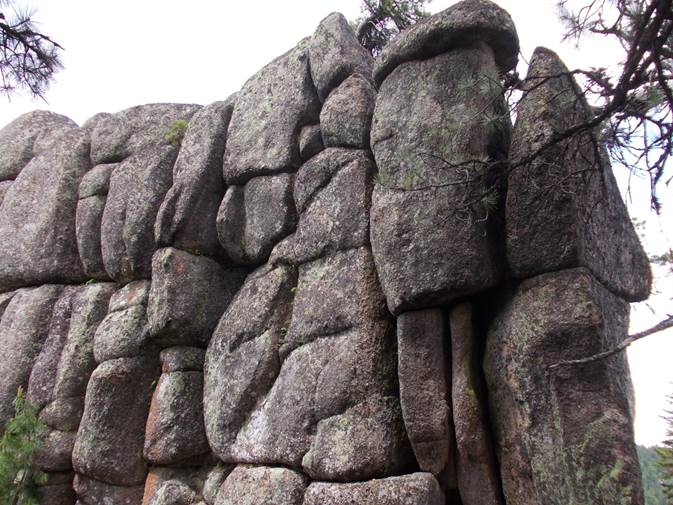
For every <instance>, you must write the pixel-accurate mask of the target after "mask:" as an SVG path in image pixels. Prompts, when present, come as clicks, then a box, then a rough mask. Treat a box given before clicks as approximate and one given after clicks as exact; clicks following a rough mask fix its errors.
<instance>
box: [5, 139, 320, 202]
mask: <svg viewBox="0 0 673 505" xmlns="http://www.w3.org/2000/svg"><path fill="white" fill-rule="evenodd" d="M320 142H321V143H322V140H321V141H320ZM12 184H14V181H0V206H1V205H2V202H3V200H4V199H5V195H6V194H7V192H8V191H9V188H11V187H12Z"/></svg>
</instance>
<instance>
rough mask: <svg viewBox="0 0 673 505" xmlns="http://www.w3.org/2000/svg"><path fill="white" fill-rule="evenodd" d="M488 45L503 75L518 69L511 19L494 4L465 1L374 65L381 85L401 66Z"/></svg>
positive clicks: (412, 31)
mask: <svg viewBox="0 0 673 505" xmlns="http://www.w3.org/2000/svg"><path fill="white" fill-rule="evenodd" d="M480 44H486V45H488V46H490V47H491V48H492V49H493V51H494V52H495V59H496V62H497V64H498V68H499V69H500V71H502V72H506V71H508V70H511V69H513V68H514V67H516V63H517V57H518V55H519V38H518V36H517V33H516V27H515V26H514V22H513V21H512V18H511V17H510V15H509V14H508V13H507V12H506V11H505V10H503V9H502V8H501V7H499V6H498V5H497V4H495V3H494V2H491V1H490V0H463V1H461V2H457V3H455V4H453V5H452V6H451V7H449V8H448V9H446V10H444V11H442V12H440V13H438V14H435V15H433V16H429V17H427V18H425V19H422V20H420V21H419V22H418V23H416V24H414V25H413V26H411V27H410V28H409V29H407V30H404V31H403V32H402V33H401V34H400V35H399V36H398V37H395V38H394V39H393V40H392V41H391V42H390V43H389V44H386V46H385V47H384V48H383V51H382V52H381V54H380V55H379V57H378V58H377V59H376V62H375V64H374V71H373V72H374V78H375V79H376V82H377V84H379V85H380V84H381V83H382V82H383V80H384V79H385V78H386V77H387V76H388V75H389V74H390V73H391V72H392V71H393V70H394V69H395V68H396V67H397V66H399V65H400V64H402V63H404V62H407V61H415V60H421V59H427V58H430V57H432V56H436V55H438V54H442V53H446V52H449V51H451V50H453V49H456V48H460V47H466V46H471V45H480Z"/></svg>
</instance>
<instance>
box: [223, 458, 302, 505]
mask: <svg viewBox="0 0 673 505" xmlns="http://www.w3.org/2000/svg"><path fill="white" fill-rule="evenodd" d="M307 485H308V479H307V478H306V476H304V475H302V474H301V473H299V472H296V471H294V470H290V469H288V468H273V467H264V466H248V465H241V466H237V467H236V468H235V469H234V471H233V472H231V473H230V474H229V476H228V477H227V480H225V481H224V484H222V487H221V488H220V490H219V492H218V493H217V499H216V500H215V505H257V504H260V503H264V504H265V505H301V504H302V502H303V498H304V491H305V490H306V486H307Z"/></svg>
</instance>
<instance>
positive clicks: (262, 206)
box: [217, 174, 297, 265]
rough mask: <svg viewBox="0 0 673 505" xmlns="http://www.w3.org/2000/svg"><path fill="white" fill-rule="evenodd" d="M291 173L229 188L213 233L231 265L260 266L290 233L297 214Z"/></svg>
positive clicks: (258, 179) (259, 178)
mask: <svg viewBox="0 0 673 505" xmlns="http://www.w3.org/2000/svg"><path fill="white" fill-rule="evenodd" d="M293 181H294V179H293V176H292V175H291V174H280V175H275V176H266V177H255V178H253V179H250V180H249V181H248V182H247V183H246V185H245V187H244V188H242V187H240V186H230V187H229V188H228V189H227V193H226V195H225V197H224V200H223V201H222V205H221V206H220V209H219V212H218V216H217V233H218V236H219V239H220V243H221V244H222V247H223V248H224V251H225V253H226V256H227V257H228V258H229V259H230V260H231V261H232V262H234V263H237V264H242V265H259V264H261V263H264V262H265V261H266V260H267V258H268V257H269V254H270V253H271V250H272V249H273V246H274V245H276V244H277V243H278V242H279V241H280V240H281V239H282V238H283V237H285V236H287V235H288V234H289V233H291V232H292V231H293V230H294V227H295V225H296V222H297V213H296V210H295V207H294V201H293V199H292V187H293V184H294V182H293Z"/></svg>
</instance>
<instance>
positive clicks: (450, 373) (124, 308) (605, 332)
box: [0, 0, 651, 505]
mask: <svg viewBox="0 0 673 505" xmlns="http://www.w3.org/2000/svg"><path fill="white" fill-rule="evenodd" d="M517 55H518V39H517V35H516V30H515V27H514V25H513V23H512V20H511V19H510V17H509V15H508V14H507V13H506V12H504V11H503V10H502V9H500V8H499V7H498V6H496V5H495V4H493V3H491V2H490V1H488V0H464V1H462V2H460V3H458V4H455V5H454V6H452V7H450V8H449V9H447V10H446V11H444V12H441V13H439V14H437V15H434V16H432V17H430V18H429V19H427V20H424V21H422V22H420V23H418V24H417V25H415V26H414V27H412V28H411V29H409V30H408V31H406V32H404V33H403V34H401V35H400V36H398V37H397V38H396V39H395V40H394V41H393V42H392V43H391V44H389V45H388V46H387V47H386V48H385V50H384V51H383V53H382V54H381V55H380V56H379V57H378V58H377V59H376V60H373V59H372V58H371V57H370V56H369V54H368V53H366V52H365V51H364V50H363V49H362V48H361V47H360V46H359V45H358V43H357V41H356V39H355V37H354V35H353V33H352V31H351V29H350V28H349V26H348V23H347V22H346V20H345V19H344V17H343V16H341V15H340V14H331V15H330V16H328V17H327V18H325V19H324V20H323V21H322V22H321V23H320V25H319V26H318V28H317V30H316V32H315V34H314V35H313V36H312V37H310V38H307V39H304V40H302V41H300V42H299V43H298V44H297V45H296V46H295V47H294V48H293V49H291V50H290V51H288V52H287V53H285V54H283V55H282V56H279V57H278V58H277V59H275V60H274V61H273V62H271V63H269V64H268V65H267V66H265V67H264V68H263V69H261V70H260V71H259V72H258V73H257V74H255V75H254V76H253V77H251V78H250V79H249V80H248V81H247V82H246V83H245V85H244V86H243V88H242V89H241V90H240V91H239V92H238V93H236V94H235V95H233V96H231V97H229V98H227V99H226V100H224V101H222V102H216V103H213V104H210V105H207V106H205V107H201V106H196V105H178V104H153V105H143V106H139V107H134V108H131V109H128V110H125V111H122V112H119V113H116V114H98V115H96V116H94V117H93V118H91V119H90V120H88V121H87V122H86V123H85V124H84V125H83V126H82V127H78V126H77V125H75V124H74V123H73V122H72V121H70V120H69V119H67V118H64V117H62V116H58V115H56V114H52V113H48V112H33V113H29V114H26V115H24V116H21V117H20V118H18V119H17V120H15V121H14V122H12V123H11V124H9V125H8V126H6V127H5V128H4V129H3V130H2V131H0V292H1V294H0V317H1V319H0V377H1V379H0V423H3V424H4V423H5V422H6V420H7V419H9V418H10V417H11V415H12V410H11V402H12V399H13V398H14V396H15V394H16V391H17V389H18V387H19V386H23V387H24V388H25V389H26V390H27V393H28V398H29V399H30V401H31V402H33V403H34V404H35V405H36V406H37V407H38V408H39V410H40V418H41V419H42V420H43V421H44V423H45V424H46V425H47V426H48V428H49V430H48V434H47V436H46V440H45V444H44V446H43V447H42V449H41V450H40V451H39V452H38V453H37V454H36V455H35V458H34V463H35V465H36V466H38V467H39V468H41V469H42V470H44V471H45V472H47V474H48V480H47V483H46V485H44V486H42V487H41V488H40V500H41V503H42V504H49V505H72V504H74V503H75V502H77V503H78V504H80V505H98V504H105V505H110V504H112V505H117V504H119V505H122V504H124V505H140V504H141V503H142V504H143V505H189V504H194V505H196V504H199V505H204V504H207V505H229V504H232V505H233V504H239V505H240V504H253V503H266V504H269V505H300V504H305V505H318V504H333V505H346V504H351V503H359V504H379V505H393V504H404V505H443V504H456V505H457V504H463V505H477V504H479V505H505V504H507V505H533V504H535V505H561V504H563V505H586V504H588V503H592V504H605V505H608V504H610V505H613V504H614V505H617V504H620V505H624V504H631V505H642V503H643V497H642V491H641V487H640V470H639V466H638V461H637V457H636V453H635V449H634V445H633V428H632V421H633V419H632V406H631V401H632V399H631V386H630V378H629V371H628V365H627V363H626V360H625V358H624V356H623V355H619V356H614V357H612V358H609V359H607V360H603V361H599V362H595V363H591V364H589V365H583V366H579V367H565V368H560V369H556V370H553V371H550V368H549V366H550V365H552V364H554V363H557V362H559V361H561V360H565V359H571V358H578V357H584V356H587V355H590V354H593V353H596V352H599V351H601V350H605V349H607V348H609V347H611V346H612V345H613V344H614V343H615V342H617V341H619V340H621V339H622V338H623V337H624V336H625V335H626V331H627V327H628V303H629V302H633V301H638V300H643V299H645V298H647V296H648V294H649V289H650V282H651V279H650V272H649V267H648V262H647V258H646V256H645V254H644V253H643V250H642V248H641V246H640V244H639V242H638V238H637V236H636V234H635V232H634V230H633V227H632V226H631V223H630V220H629V217H628V214H627V211H626V208H625V206H624V204H623V202H622V200H621V198H620V195H619V192H618V190H617V187H616V184H615V181H614V177H613V175H612V172H611V169H610V167H609V164H608V162H607V158H606V156H605V153H604V151H603V148H602V147H601V146H600V144H599V143H598V142H597V140H596V139H595V137H594V136H593V134H591V133H587V134H585V135H583V136H581V137H578V138H575V139H572V140H568V141H564V142H561V143H558V144H555V145H554V146H553V147H552V148H551V149H546V150H543V151H542V153H541V154H540V155H538V156H531V155H532V154H534V153H536V152H538V151H539V150H540V148H541V147H542V146H545V144H547V143H548V142H549V140H550V139H553V137H554V135H555V133H557V132H559V131H562V130H563V129H564V128H567V127H568V126H571V125H573V124H574V123H576V122H577V121H579V120H581V119H582V118H584V117H585V116H586V114H587V105H586V103H585V102H584V100H583V99H582V97H581V95H580V94H579V91H578V88H577V86H576V84H575V83H574V81H573V80H572V78H571V77H567V76H564V75H563V71H564V70H565V67H564V66H563V63H562V62H561V61H560V60H559V59H558V57H557V56H556V55H555V54H554V53H552V52H551V51H549V50H546V49H543V48H539V49H537V50H536V52H535V54H534V55H533V58H532V60H531V64H530V68H529V76H528V79H527V80H526V81H525V84H524V88H525V89H524V99H523V101H522V103H521V106H520V108H519V109H518V111H517V122H516V124H515V125H514V127H513V129H512V125H511V123H510V116H509V112H508V111H507V108H506V106H505V103H504V98H503V90H502V88H501V86H500V82H501V79H500V76H501V75H502V73H504V72H506V71H508V70H510V69H512V68H513V67H514V66H515V64H516V61H517ZM176 120H185V121H187V122H188V126H187V129H186V132H185V134H184V138H182V141H181V143H180V144H179V145H172V144H170V143H169V142H168V141H167V140H166V134H167V132H168V131H169V130H170V129H171V126H172V125H173V124H174V123H175V121H176ZM513 160H528V162H527V163H517V162H515V161H513Z"/></svg>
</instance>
